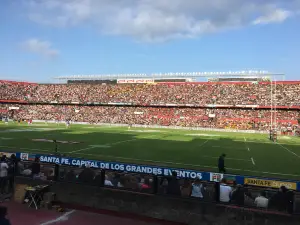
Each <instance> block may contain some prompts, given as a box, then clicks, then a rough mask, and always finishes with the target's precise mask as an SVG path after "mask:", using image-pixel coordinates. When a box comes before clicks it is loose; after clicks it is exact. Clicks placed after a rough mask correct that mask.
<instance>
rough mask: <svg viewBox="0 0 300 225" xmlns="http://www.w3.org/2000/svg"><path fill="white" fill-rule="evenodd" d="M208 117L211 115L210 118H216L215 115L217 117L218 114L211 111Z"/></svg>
mask: <svg viewBox="0 0 300 225" xmlns="http://www.w3.org/2000/svg"><path fill="white" fill-rule="evenodd" d="M208 117H209V118H215V117H216V114H212V113H211V114H208Z"/></svg>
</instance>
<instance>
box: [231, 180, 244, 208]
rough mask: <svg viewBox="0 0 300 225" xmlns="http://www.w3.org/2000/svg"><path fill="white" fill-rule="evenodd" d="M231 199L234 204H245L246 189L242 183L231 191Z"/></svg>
mask: <svg viewBox="0 0 300 225" xmlns="http://www.w3.org/2000/svg"><path fill="white" fill-rule="evenodd" d="M231 201H232V202H233V203H234V204H237V205H239V206H243V205H244V201H245V190H244V188H243V186H242V185H240V184H238V185H236V188H235V189H234V190H233V191H232V193H231Z"/></svg>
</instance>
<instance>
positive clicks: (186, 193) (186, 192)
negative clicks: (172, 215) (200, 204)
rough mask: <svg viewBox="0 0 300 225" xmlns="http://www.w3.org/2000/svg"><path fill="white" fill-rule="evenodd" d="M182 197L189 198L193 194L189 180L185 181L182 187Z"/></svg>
mask: <svg viewBox="0 0 300 225" xmlns="http://www.w3.org/2000/svg"><path fill="white" fill-rule="evenodd" d="M180 190H181V196H183V197H189V196H190V195H191V192H192V187H191V182H190V181H189V180H188V179H185V180H184V182H183V185H182V186H181V187H180Z"/></svg>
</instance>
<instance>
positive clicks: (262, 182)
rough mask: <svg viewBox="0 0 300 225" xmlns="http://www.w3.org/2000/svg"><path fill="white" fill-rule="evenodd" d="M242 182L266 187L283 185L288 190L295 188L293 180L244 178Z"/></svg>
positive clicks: (295, 184)
mask: <svg viewBox="0 0 300 225" xmlns="http://www.w3.org/2000/svg"><path fill="white" fill-rule="evenodd" d="M244 183H245V184H248V185H252V186H260V187H268V188H280V187H281V186H285V187H286V188H288V189H290V190H297V183H294V182H286V181H276V180H262V179H256V178H245V180H244Z"/></svg>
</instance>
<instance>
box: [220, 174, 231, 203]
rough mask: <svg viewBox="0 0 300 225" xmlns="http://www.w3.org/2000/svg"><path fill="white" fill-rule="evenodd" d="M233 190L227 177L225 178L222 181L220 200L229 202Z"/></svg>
mask: <svg viewBox="0 0 300 225" xmlns="http://www.w3.org/2000/svg"><path fill="white" fill-rule="evenodd" d="M231 192H232V188H231V187H230V186H228V185H227V181H226V179H225V178H223V179H222V180H221V183H220V202H222V203H229V202H230V195H231Z"/></svg>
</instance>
